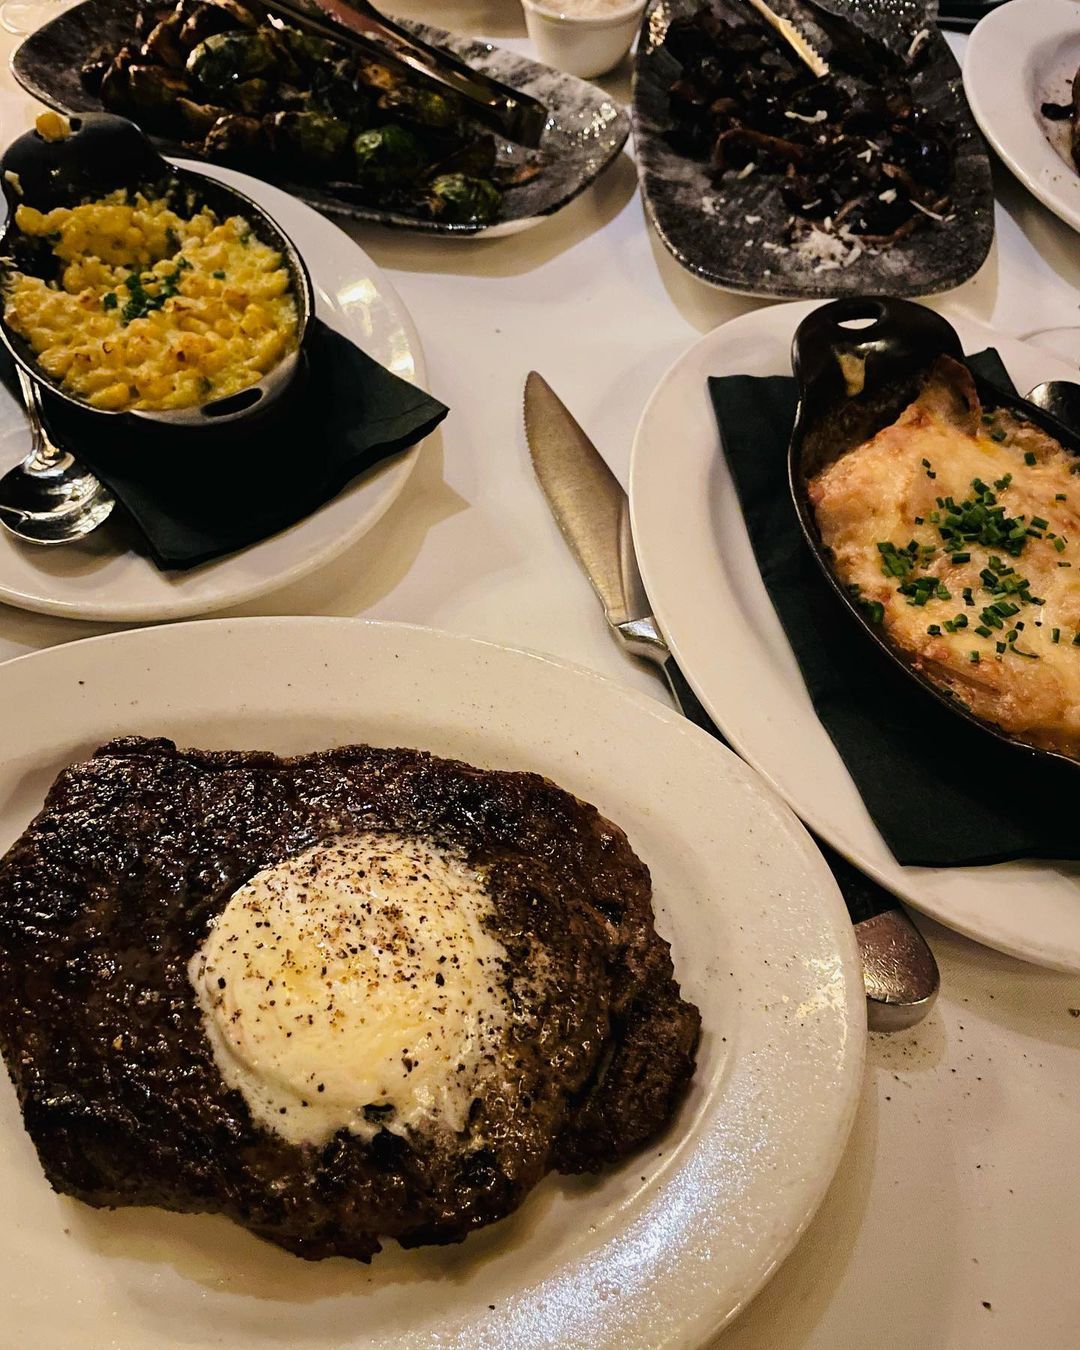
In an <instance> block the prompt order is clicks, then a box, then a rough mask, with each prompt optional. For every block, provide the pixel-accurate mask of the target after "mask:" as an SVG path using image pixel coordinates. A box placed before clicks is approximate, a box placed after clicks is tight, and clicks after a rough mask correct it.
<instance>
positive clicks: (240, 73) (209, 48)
mask: <svg viewBox="0 0 1080 1350" xmlns="http://www.w3.org/2000/svg"><path fill="white" fill-rule="evenodd" d="M276 65H277V57H276V54H275V52H274V46H273V43H272V42H271V40H270V38H269V37H268V36H267V35H266V34H265V33H214V34H213V35H212V36H211V37H208V38H207V39H206V41H205V42H200V43H199V45H198V46H197V47H196V48H195V49H194V51H193V52H192V53H191V55H190V56H189V57H188V59H187V71H188V74H189V75H190V76H191V77H192V79H193V80H196V81H198V83H199V85H200V86H201V87H202V88H203V89H205V90H206V91H207V93H210V94H221V93H224V92H225V91H226V90H227V89H228V88H229V86H230V85H232V84H236V83H238V82H242V81H244V80H251V79H255V78H256V77H258V76H262V75H271V74H273V72H274V69H275V67H276Z"/></svg>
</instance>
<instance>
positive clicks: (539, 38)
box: [521, 0, 645, 80]
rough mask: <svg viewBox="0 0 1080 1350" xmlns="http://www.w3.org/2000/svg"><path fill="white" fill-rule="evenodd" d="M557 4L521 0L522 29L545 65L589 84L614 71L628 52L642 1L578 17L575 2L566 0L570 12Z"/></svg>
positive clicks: (641, 9)
mask: <svg viewBox="0 0 1080 1350" xmlns="http://www.w3.org/2000/svg"><path fill="white" fill-rule="evenodd" d="M559 3H560V0H545V3H540V2H539V0H521V5H522V8H523V9H524V10H525V26H526V28H527V29H528V30H529V37H530V38H531V39H532V42H533V46H534V47H535V48H536V52H537V55H538V56H539V58H540V60H541V61H543V62H544V64H545V65H549V66H554V67H555V69H556V70H565V71H566V73H567V74H568V75H577V76H579V77H580V78H581V79H584V80H588V79H591V78H592V77H593V76H594V75H603V74H605V73H606V72H607V71H609V70H612V69H614V67H615V66H617V65H618V64H619V62H620V61H621V60H622V59H623V57H624V56H625V55H626V53H627V52H628V51H629V50H630V45H631V43H632V42H633V41H634V36H635V34H636V33H637V30H638V27H639V26H640V24H641V15H642V12H643V11H644V9H645V0H631V3H629V4H626V5H621V6H620V7H619V8H618V9H613V10H612V11H611V12H610V13H608V14H587V15H578V14H574V13H573V12H572V9H573V3H574V0H566V4H567V9H568V11H569V12H563V11H560V9H559Z"/></svg>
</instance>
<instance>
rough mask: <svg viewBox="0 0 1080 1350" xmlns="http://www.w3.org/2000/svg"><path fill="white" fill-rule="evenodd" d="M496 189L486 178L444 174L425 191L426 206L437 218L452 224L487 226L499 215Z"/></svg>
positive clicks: (497, 190) (497, 191) (461, 174)
mask: <svg viewBox="0 0 1080 1350" xmlns="http://www.w3.org/2000/svg"><path fill="white" fill-rule="evenodd" d="M499 200H500V198H499V189H498V188H497V187H496V186H495V185H494V183H491V182H489V181H488V179H486V178H469V177H468V175H467V174H463V173H444V174H440V175H439V177H438V178H436V179H435V181H434V182H433V183H432V184H431V187H430V189H429V190H428V206H429V207H430V209H431V214H432V215H433V216H435V217H436V218H437V219H439V220H446V221H450V222H451V223H452V224H455V225H472V224H478V225H489V224H490V223H491V222H492V221H493V220H494V219H495V218H496V217H497V216H498V214H499Z"/></svg>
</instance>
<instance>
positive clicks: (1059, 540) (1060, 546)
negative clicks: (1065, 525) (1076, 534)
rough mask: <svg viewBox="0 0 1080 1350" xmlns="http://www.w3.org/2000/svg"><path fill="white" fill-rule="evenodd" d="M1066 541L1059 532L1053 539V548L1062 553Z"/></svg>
mask: <svg viewBox="0 0 1080 1350" xmlns="http://www.w3.org/2000/svg"><path fill="white" fill-rule="evenodd" d="M1067 542H1068V541H1067V540H1066V539H1065V538H1064V537H1063V536H1062V535H1060V534H1059V535H1058V537H1057V538H1056V539H1055V540H1054V548H1055V549H1057V551H1058V552H1059V553H1064V552H1065V546H1066V543H1067Z"/></svg>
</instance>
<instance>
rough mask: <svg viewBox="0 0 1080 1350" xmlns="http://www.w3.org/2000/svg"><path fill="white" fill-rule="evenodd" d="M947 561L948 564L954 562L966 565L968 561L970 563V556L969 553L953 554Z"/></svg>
mask: <svg viewBox="0 0 1080 1350" xmlns="http://www.w3.org/2000/svg"><path fill="white" fill-rule="evenodd" d="M949 561H950V562H954V563H966V562H970V561H971V554H970V553H953V554H952V555H951V556H950V558H949Z"/></svg>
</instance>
